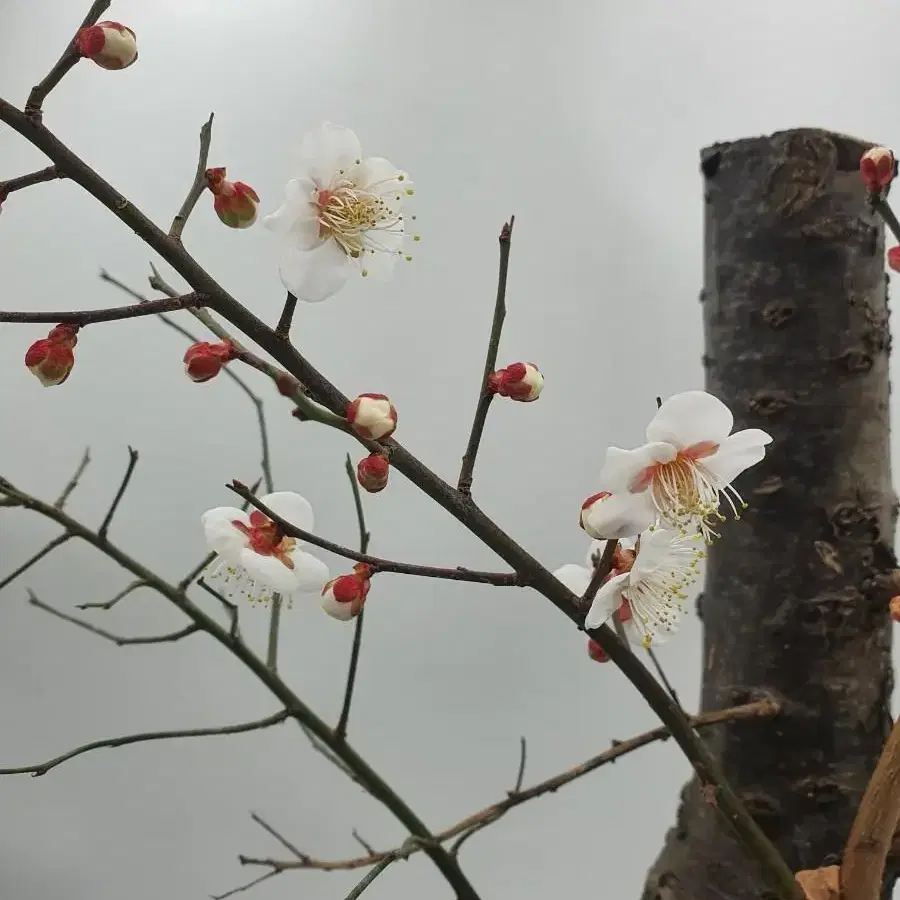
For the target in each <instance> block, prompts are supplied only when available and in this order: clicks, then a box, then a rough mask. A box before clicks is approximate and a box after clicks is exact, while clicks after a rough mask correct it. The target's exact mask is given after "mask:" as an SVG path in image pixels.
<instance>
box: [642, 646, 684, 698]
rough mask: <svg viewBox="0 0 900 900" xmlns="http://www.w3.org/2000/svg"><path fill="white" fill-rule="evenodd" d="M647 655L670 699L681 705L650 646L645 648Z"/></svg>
mask: <svg viewBox="0 0 900 900" xmlns="http://www.w3.org/2000/svg"><path fill="white" fill-rule="evenodd" d="M647 655H648V656H649V657H650V660H651V662H652V663H653V668H654V669H656V674H657V675H659V680H660V681H661V682H662V683H663V685H664V686H665V689H666V690H667V691H668V692H669V694H670V695H671V697H672V699H673V700H674V701H675V702H676V703H677V704H678V705H679V706H681V701H680V700H679V699H678V694H677V693H676V691H675V688H673V687H672V683H671V682H670V681H669V679H668V678H667V677H666V673H665V671H664V670H663V667H662V665H661V664H660V661H659V660H658V659H657V657H656V654H655V653H654V652H653V648H652V647H648V648H647Z"/></svg>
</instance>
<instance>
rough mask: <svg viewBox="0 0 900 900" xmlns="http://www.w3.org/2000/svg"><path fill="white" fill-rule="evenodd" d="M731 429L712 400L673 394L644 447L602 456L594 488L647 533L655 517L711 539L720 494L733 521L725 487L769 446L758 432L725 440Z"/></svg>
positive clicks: (724, 410) (732, 495)
mask: <svg viewBox="0 0 900 900" xmlns="http://www.w3.org/2000/svg"><path fill="white" fill-rule="evenodd" d="M733 425H734V417H733V416H732V414H731V411H730V410H729V409H728V407H727V406H726V405H725V404H724V403H722V401H721V400H719V399H717V398H716V397H713V395H712V394H708V393H706V391H685V392H684V393H682V394H675V395H674V396H672V397H670V398H669V399H668V400H666V401H665V403H663V404H662V406H660V408H659V409H658V410H657V411H656V415H655V416H654V417H653V419H652V420H651V422H650V424H649V425H648V426H647V443H646V444H644V445H643V446H642V447H638V448H637V449H636V450H622V449H620V448H619V447H610V448H609V449H608V450H607V451H606V462H605V464H604V466H603V469H602V470H601V472H600V479H599V481H600V483H601V485H602V486H603V488H604V489H605V490H607V491H609V492H610V493H612V494H615V495H616V496H617V497H618V498H620V499H622V500H624V499H626V498H627V499H628V500H629V502H630V505H631V507H632V509H633V513H632V515H633V518H635V519H642V520H643V522H644V523H645V527H646V526H649V525H650V524H651V523H652V522H653V521H654V520H655V519H656V518H657V517H659V518H661V519H662V520H663V521H664V522H666V523H668V524H669V525H671V526H673V527H675V528H680V529H683V530H693V529H694V528H699V530H700V532H701V533H702V534H703V536H704V537H705V538H706V539H710V538H712V537H715V536H716V533H715V531H713V530H712V527H711V525H710V523H711V521H712V520H713V519H716V518H718V519H723V518H724V517H723V516H722V515H721V513H720V512H719V499H720V494H722V495H724V496H725V497H726V498H727V500H728V502H729V504H730V505H731V508H732V510H733V511H734V512H735V514H737V507H736V506H735V501H737V503H738V504H740V505H741V506H743V505H744V502H743V500H742V499H741V497H740V495H739V494H738V493H737V491H736V490H735V489H734V488H733V487H732V486H731V482H732V481H733V480H734V479H735V478H736V477H737V476H738V475H740V473H741V472H743V471H744V469H747V468H749V467H750V466H752V465H755V464H756V463H758V462H759V461H760V460H761V459H762V458H763V457H764V456H765V452H766V451H765V449H764V448H765V446H766V444H769V443H770V442H771V440H772V438H771V436H770V435H768V434H766V432H765V431H761V430H760V429H758V428H748V429H746V430H745V431H738V432H735V433H734V434H731V429H732V426H733Z"/></svg>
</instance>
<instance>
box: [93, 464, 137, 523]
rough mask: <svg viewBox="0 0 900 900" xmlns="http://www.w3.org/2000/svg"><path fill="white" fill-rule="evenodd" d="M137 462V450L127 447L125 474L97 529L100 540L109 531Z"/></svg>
mask: <svg viewBox="0 0 900 900" xmlns="http://www.w3.org/2000/svg"><path fill="white" fill-rule="evenodd" d="M137 463H138V452H137V450H135V449H134V448H133V447H129V448H128V465H127V466H126V468H125V475H124V476H123V477H122V482H121V484H119V489H118V490H117V491H116V496H115V497H113V501H112V503H111V504H110V505H109V509H108V510H107V513H106V516H105V517H104V519H103V523H102V524H101V525H100V528H99V529H98V530H97V534H98V535H100V540H101V541H105V540H106V534H107V532H108V531H109V526H110V525H112V520H113V516H114V515H115V514H116V510H117V509H118V508H119V504H120V503H121V502H122V498H123V497H124V496H125V491H127V490H128V485H129V483H130V482H131V476H132V475H133V474H134V467H135V466H136V465H137Z"/></svg>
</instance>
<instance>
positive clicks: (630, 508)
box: [579, 491, 648, 540]
mask: <svg viewBox="0 0 900 900" xmlns="http://www.w3.org/2000/svg"><path fill="white" fill-rule="evenodd" d="M579 522H580V524H581V527H582V528H583V529H584V530H585V531H586V532H587V533H588V534H589V535H590V536H591V537H592V538H595V539H596V540H616V539H621V538H626V537H634V536H635V535H637V534H639V533H640V532H641V531H643V530H644V529H645V528H646V527H647V525H648V522H647V517H646V515H645V513H644V510H643V509H635V505H634V503H633V502H632V501H631V500H630V498H629V497H628V494H627V493H626V494H624V495H622V494H610V493H609V491H600V493H598V494H593V495H591V496H590V497H588V498H587V500H585V501H584V503H582V504H581V517H580V519H579Z"/></svg>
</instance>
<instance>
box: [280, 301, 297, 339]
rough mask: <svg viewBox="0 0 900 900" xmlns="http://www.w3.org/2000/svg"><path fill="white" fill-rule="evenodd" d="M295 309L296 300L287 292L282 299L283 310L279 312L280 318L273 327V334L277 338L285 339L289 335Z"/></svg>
mask: <svg viewBox="0 0 900 900" xmlns="http://www.w3.org/2000/svg"><path fill="white" fill-rule="evenodd" d="M296 309H297V298H296V297H295V296H294V295H293V294H292V293H291V292H290V291H288V294H287V297H285V298H284V308H283V309H282V310H281V316H280V318H279V319H278V324H277V325H276V326H275V334H277V335H278V336H279V337H283V338H285V339H287V338H288V337H289V336H290V333H291V323H292V322H293V321H294V312H295V310H296Z"/></svg>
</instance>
